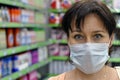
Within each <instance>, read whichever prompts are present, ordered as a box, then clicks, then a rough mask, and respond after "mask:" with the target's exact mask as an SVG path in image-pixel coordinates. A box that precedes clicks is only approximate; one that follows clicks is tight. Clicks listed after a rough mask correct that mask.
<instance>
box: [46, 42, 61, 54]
mask: <svg viewBox="0 0 120 80" xmlns="http://www.w3.org/2000/svg"><path fill="white" fill-rule="evenodd" d="M48 52H49V54H50V55H52V56H59V44H51V45H48Z"/></svg>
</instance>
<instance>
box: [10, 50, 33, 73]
mask: <svg viewBox="0 0 120 80" xmlns="http://www.w3.org/2000/svg"><path fill="white" fill-rule="evenodd" d="M30 58H31V56H30V54H29V53H28V52H25V53H21V54H17V55H14V56H13V57H12V60H13V69H12V70H13V72H17V71H21V70H23V69H25V68H27V67H28V66H29V65H30V63H31V62H30Z"/></svg>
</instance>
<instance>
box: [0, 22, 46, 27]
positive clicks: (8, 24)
mask: <svg viewBox="0 0 120 80" xmlns="http://www.w3.org/2000/svg"><path fill="white" fill-rule="evenodd" d="M46 26H47V25H45V24H28V23H15V22H2V23H1V22H0V28H24V27H26V28H35V27H38V28H44V27H46Z"/></svg>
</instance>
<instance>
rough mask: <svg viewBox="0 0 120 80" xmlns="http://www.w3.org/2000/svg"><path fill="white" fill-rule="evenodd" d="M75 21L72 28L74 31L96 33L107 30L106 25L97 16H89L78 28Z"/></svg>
mask: <svg viewBox="0 0 120 80" xmlns="http://www.w3.org/2000/svg"><path fill="white" fill-rule="evenodd" d="M75 24H76V22H75V20H73V21H72V24H71V28H72V31H74V30H75V31H86V30H87V31H96V30H105V31H106V29H105V25H104V23H103V21H102V20H101V19H100V17H99V16H98V15H97V14H89V15H87V16H85V18H84V20H82V21H81V22H80V26H79V27H77V26H76V25H75Z"/></svg>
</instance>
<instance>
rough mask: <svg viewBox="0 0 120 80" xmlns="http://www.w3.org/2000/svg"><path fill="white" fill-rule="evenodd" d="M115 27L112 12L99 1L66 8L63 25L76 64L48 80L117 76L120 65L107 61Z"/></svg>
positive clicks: (98, 79) (113, 78)
mask: <svg viewBox="0 0 120 80" xmlns="http://www.w3.org/2000/svg"><path fill="white" fill-rule="evenodd" d="M115 27H116V22H115V20H114V17H113V16H112V13H111V12H110V10H109V9H108V8H107V7H106V5H105V4H103V3H102V2H99V1H94V0H83V1H79V2H77V3H75V4H74V5H73V6H72V7H71V8H70V9H69V10H68V11H67V12H66V14H65V16H64V18H63V21H62V28H63V30H64V31H65V32H66V34H67V37H68V45H69V47H70V59H71V61H72V63H73V64H74V65H75V67H76V68H75V69H73V70H71V71H69V72H65V73H63V74H60V75H58V76H56V77H52V78H50V79H49V80H120V77H119V75H120V73H119V72H120V68H119V67H118V68H112V67H109V66H107V65H106V63H107V60H108V59H109V49H110V47H111V45H112V41H113V37H114V36H113V35H114V31H115Z"/></svg>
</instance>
